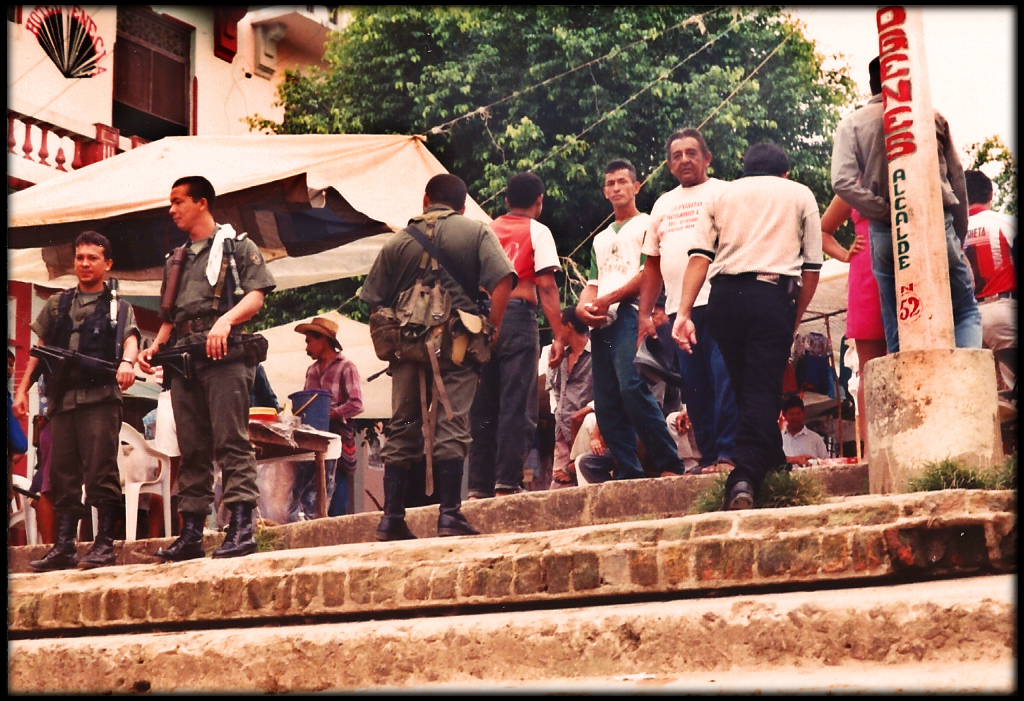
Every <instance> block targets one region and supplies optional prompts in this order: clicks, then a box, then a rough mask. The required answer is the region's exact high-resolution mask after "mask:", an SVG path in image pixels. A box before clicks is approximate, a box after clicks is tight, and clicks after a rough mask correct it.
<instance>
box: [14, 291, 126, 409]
mask: <svg viewBox="0 0 1024 701" xmlns="http://www.w3.org/2000/svg"><path fill="white" fill-rule="evenodd" d="M103 286H104V287H105V288H107V287H108V286H107V283H103ZM100 294H102V293H100V292H93V293H85V292H82V291H80V290H78V289H77V288H76V289H75V295H74V297H73V298H72V300H71V310H70V312H69V313H70V314H71V322H72V324H74V325H76V326H77V325H79V324H81V323H82V322H83V321H85V319H86V318H87V317H88V316H89V315H90V314H92V312H93V310H94V309H95V308H96V304H97V302H98V301H99V298H100ZM60 298H61V293H60V292H57V293H55V294H52V295H50V298H49V299H48V300H46V304H45V305H43V310H42V311H41V312H39V316H38V317H36V320H35V322H33V323H32V324H31V327H30V328H31V329H32V331H34V332H35V334H36V335H37V336H39V338H40V339H42V341H43V343H45V344H47V345H54V343H55V340H56V339H55V338H54V333H55V332H56V326H57V315H58V313H59V312H60ZM129 336H135V338H136V340H138V339H139V338H140V335H139V329H138V327H137V326H136V325H135V312H134V310H132V308H131V305H129V306H128V315H127V317H126V318H125V326H124V337H125V338H128V337H129ZM68 346H69V348H68V350H70V351H75V352H77V351H78V333H77V332H73V333H72V334H71V340H70V341H69V343H68ZM68 372H69V373H70V374H71V377H72V378H73V377H74V375H75V374H76V373H79V372H82V371H81V370H79V369H78V368H74V367H73V368H70V369H69V370H68ZM51 396H52V395H51ZM111 400H117V401H121V388H120V387H119V386H118V384H117V381H116V380H111V382H110V383H109V384H105V385H101V386H99V387H87V388H83V389H71V390H68V391H66V392H64V393H63V394H62V395H61V396H60V397H58V398H57V400H56V401H55V403H54V405H53V406H50V407H48V409H47V413H49V414H55V413H57V412H61V411H71V410H72V409H75V408H77V407H79V406H85V405H87V404H99V403H100V402H107V401H111Z"/></svg>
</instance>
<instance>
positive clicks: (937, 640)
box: [8, 500, 1017, 694]
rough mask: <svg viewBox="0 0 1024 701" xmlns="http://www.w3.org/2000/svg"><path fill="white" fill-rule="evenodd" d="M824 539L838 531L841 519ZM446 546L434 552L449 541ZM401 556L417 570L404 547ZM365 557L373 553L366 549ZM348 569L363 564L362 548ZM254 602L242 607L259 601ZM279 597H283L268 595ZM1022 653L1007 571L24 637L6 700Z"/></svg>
mask: <svg viewBox="0 0 1024 701" xmlns="http://www.w3.org/2000/svg"><path fill="white" fill-rule="evenodd" d="M933 505H934V504H933ZM861 506H862V507H865V506H867V505H866V504H861ZM895 506H896V507H897V508H898V509H900V510H903V511H906V510H908V509H912V510H915V511H916V510H919V509H927V507H928V504H922V503H921V502H920V501H913V500H911V501H902V500H901V501H898V502H897V504H896V505H895ZM848 515H852V514H848ZM861 515H862V516H868V515H869V514H868V513H866V512H864V511H862V512H861ZM789 518H790V519H791V520H796V519H798V515H797V514H796V513H793V514H790V515H789ZM741 521H742V519H741ZM693 523H694V524H696V523H697V522H693ZM735 525H739V523H737V524H735ZM748 525H749V524H748ZM662 528H664V527H662ZM821 528H822V530H829V527H828V524H827V523H826V524H823V525H822V527H821ZM598 530H601V529H598ZM694 530H696V529H694ZM542 540H543V538H542ZM599 540H600V538H599ZM487 541H489V539H487V538H474V539H452V540H447V541H444V542H445V544H448V545H449V547H452V549H453V550H452V554H453V556H454V557H458V556H460V555H461V554H463V553H461V552H460V551H461V550H462V548H460V547H459V544H460V543H464V542H487ZM434 544H436V548H434V550H435V552H434V553H433V555H435V556H436V555H437V554H439V553H438V552H436V551H437V550H440V549H441V545H440V543H439V541H435V542H434ZM488 544H489V545H490V544H492V543H488ZM493 545H498V543H493ZM634 545H638V543H635V542H634V543H631V544H630V545H629V546H627V548H626V550H627V551H630V550H632V548H633V546H634ZM345 547H347V548H348V549H349V550H351V549H352V548H353V546H345ZM616 547H617V546H614V545H613V546H608V545H605V546H604V549H605V550H615V549H616ZM339 549H344V548H339ZM324 550H325V551H326V550H334V549H331V548H327V549H324ZM387 550H389V551H391V552H392V554H395V555H397V556H398V557H399V559H402V557H403V556H402V553H403V552H405V550H406V548H405V547H404V546H402V547H399V548H390V547H389V548H387ZM313 552H316V551H307V553H306V554H311V553H313ZM360 554H361V555H362V556H368V553H367V552H366V550H365V549H364V550H363V552H362V553H360ZM324 556H325V557H328V555H327V554H326V553H325V554H324ZM275 557H284V556H280V555H276V556H275V555H269V554H268V555H260V556H254V557H250V558H245V562H246V563H260V564H265V565H266V564H269V562H266V560H273V559H274V558H275ZM349 559H351V560H353V561H354V560H358V559H360V558H359V557H357V554H356V553H350V555H349ZM372 559H374V558H373V557H370V560H372ZM612 559H615V558H612ZM627 559H628V558H627ZM278 562H279V564H281V565H285V564H288V565H296V566H297V565H299V563H298V562H291V563H286V562H284V561H283V560H282V561H278ZM209 564H213V563H201V564H200V565H198V566H196V565H192V566H184V565H183V566H174V567H170V568H164V569H165V571H164V572H163V574H162V575H160V574H158V572H159V571H160V568H155V567H148V566H132V567H128V568H124V570H125V572H126V573H128V574H129V576H130V577H131V578H132V579H133V580H135V581H134V584H133V585H132V586H133V587H134V588H135V590H137V594H136V595H133V596H131V597H129V598H131V599H132V600H133V601H135V602H136V604H137V605H138V608H137V609H135V610H136V611H137V612H138V613H139V614H140V615H141V614H142V613H143V611H148V615H150V616H153V615H155V614H156V610H155V609H153V608H152V606H153V604H154V603H155V602H153V601H150V602H149V604H145V602H146V600H147V597H146V595H145V593H146V592H145V591H144V588H145V587H146V586H147V584H146V582H147V580H154V579H155V580H158V581H159V580H168V582H167V583H169V582H170V581H173V580H174V579H176V578H177V577H184V578H187V580H188V581H191V580H193V579H194V578H195V577H199V576H210V575H212V574H213V572H212V571H209V567H208V565H209ZM409 567H412V568H413V570H412V572H410V574H413V572H414V571H415V567H414V566H412V565H411V564H409V565H406V566H405V568H409ZM400 568H401V566H400ZM111 569H114V568H111ZM290 569H291V571H292V572H293V574H295V575H296V576H298V569H297V568H290ZM96 572H100V570H97V571H96ZM282 574H283V573H282ZM147 575H149V576H148V577H147ZM61 577H67V578H68V579H69V580H72V579H73V580H76V586H75V587H74V589H76V590H79V589H82V588H83V585H84V584H85V582H83V581H80V580H81V575H78V576H76V575H45V576H44V575H40V576H38V577H18V576H16V577H14V578H12V584H15V587H16V588H22V582H19V581H17V580H19V579H20V580H28V579H33V580H45V581H46V583H47V584H48V585H49V586H51V587H56V586H57V585H61V584H64V582H62V581H61ZM96 579H99V580H105V583H107V584H110V583H111V582H110V581H109V579H110V578H107V577H103V576H102V575H98V576H97V577H96ZM514 580H515V578H514V577H513V581H514ZM297 581H298V580H296V582H297ZM417 581H418V582H422V581H423V578H422V577H416V576H415V575H414V574H413V576H411V577H410V578H409V579H408V580H406V582H407V583H406V585H405V586H402V585H399V586H398V587H397V589H398V591H397V592H395V593H394V594H393V595H395V596H400V595H401V592H403V591H406V590H407V589H408V582H417ZM351 583H352V580H349V583H348V587H351ZM152 586H158V584H156V583H154V584H153V585H152ZM189 586H191V585H188V584H187V583H186V585H185V590H182V592H181V593H182V597H181V598H180V599H179V600H178V601H179V604H181V603H183V602H184V600H185V598H187V597H185V596H184V591H186V590H188V588H189ZM601 586H602V587H603V586H611V585H605V584H602V585H601ZM510 587H511V584H510ZM243 589H245V587H243ZM217 590H218V589H217V586H216V585H215V586H213V587H211V588H209V589H206V590H204V592H205V593H206V594H211V593H213V592H214V591H217ZM347 590H348V589H347V588H346V591H347ZM394 590H395V588H394V587H392V588H385V591H392V592H394ZM278 591H280V589H278ZM291 591H292V592H293V597H292V600H293V601H294V600H298V599H301V598H302V596H301V594H300V593H299V592H300V591H302V588H301V587H300V586H296V587H295V588H294V589H292V590H291ZM252 592H253V590H249V594H248V596H245V597H242V598H243V599H247V600H248V601H249V603H250V604H251V603H253V601H254V599H253V593H252ZM319 596H320V594H319V593H318V594H317V596H315V597H313V598H314V599H316V598H318V597H319ZM274 602H277V603H280V600H279V599H277V598H273V599H268V600H267V603H268V604H269V605H273V603H274ZM65 603H70V600H67V601H65ZM194 603H195V604H197V605H201V606H206V604H204V603H202V602H201V601H196V602H194ZM310 605H313V602H312V600H311V602H310ZM147 606H149V608H148V609H147ZM16 607H17V606H16ZM244 607H245V604H243V605H242V606H241V608H244ZM70 608H71V607H70V606H69V607H68V609H69V610H70ZM312 620H313V621H315V620H316V619H315V618H313V619H312ZM1016 644H1017V634H1016V576H1013V575H995V576H976V577H970V578H965V579H947V580H940V581H930V582H919V583H915V584H896V585H891V586H865V587H852V588H846V589H841V590H835V589H822V590H820V591H791V592H786V593H774V594H765V593H763V592H760V591H750V592H739V593H735V592H734V593H733V594H732V595H729V596H722V597H716V598H708V597H703V598H689V599H676V600H671V601H658V602H648V603H634V604H612V605H603V606H593V607H591V606H582V607H576V608H563V609H555V610H544V609H538V610H526V611H518V610H517V611H512V612H496V613H479V614H472V613H471V614H462V615H447V616H420V617H418V618H415V619H412V620H403V619H388V620H369V621H366V620H364V621H348V622H338V621H326V622H319V623H307V624H305V625H279V626H264V627H258V628H251V627H242V626H234V627H227V628H222V629H210V630H188V631H186V632H173V633H172V632H163V633H137V634H120V635H102V636H96V635H86V636H83V637H74V636H72V637H57V638H46V639H35V640H20V639H14V640H9V642H8V675H9V676H8V691H9V693H15V694H19V693H21V694H31V693H41V692H42V693H62V692H64V693H66V692H71V693H97V694H101V693H138V692H153V693H194V692H207V693H217V692H221V693H302V692H312V691H328V692H330V691H335V692H340V691H377V692H381V691H384V692H386V691H398V692H404V693H409V692H414V691H420V692H431V693H442V692H448V693H456V692H473V693H480V692H481V691H487V690H491V691H505V692H507V691H508V690H510V689H511V690H516V691H519V692H521V693H522V692H524V691H526V692H528V691H538V690H546V691H557V692H562V693H580V692H584V693H585V692H586V691H588V690H589V691H596V690H601V692H602V693H607V691H608V690H609V689H614V688H619V689H623V690H624V691H632V692H639V693H652V692H654V693H665V692H672V691H676V692H696V693H699V692H705V693H707V692H711V693H716V692H717V693H722V692H733V693H756V692H767V693H772V692H780V691H788V692H804V693H807V692H811V693H814V692H817V693H835V692H837V691H839V692H851V691H852V692H858V691H859V692H875V693H878V692H880V691H884V690H886V689H888V690H890V691H891V692H893V693H913V692H918V693H927V692H932V693H936V692H937V693H965V692H975V693H1012V691H1013V690H1014V689H1015V688H1016ZM624 687H628V688H624Z"/></svg>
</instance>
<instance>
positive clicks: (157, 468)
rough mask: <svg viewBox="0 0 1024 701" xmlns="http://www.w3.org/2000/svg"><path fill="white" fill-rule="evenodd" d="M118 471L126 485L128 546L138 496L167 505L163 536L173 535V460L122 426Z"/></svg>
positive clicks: (136, 518) (135, 522) (136, 515)
mask: <svg viewBox="0 0 1024 701" xmlns="http://www.w3.org/2000/svg"><path fill="white" fill-rule="evenodd" d="M117 468H118V470H119V471H120V473H121V482H122V483H123V484H124V504H125V542H131V541H133V540H135V539H136V538H135V536H136V531H137V529H138V524H139V495H140V494H158V495H160V497H161V498H162V499H163V502H164V534H165V535H167V536H170V535H171V458H170V457H168V456H167V455H165V454H164V453H161V452H160V451H159V450H157V449H156V448H154V447H153V446H152V445H150V444H149V441H147V440H146V439H145V438H144V437H143V436H142V434H141V433H139V432H138V431H136V430H135V429H134V428H132V427H131V426H130V425H128V424H121V451H120V452H119V453H118V455H117Z"/></svg>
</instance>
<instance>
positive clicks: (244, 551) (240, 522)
mask: <svg viewBox="0 0 1024 701" xmlns="http://www.w3.org/2000/svg"><path fill="white" fill-rule="evenodd" d="M253 508H254V506H253V505H252V504H246V503H244V502H236V503H234V504H230V505H229V506H228V510H229V511H230V512H231V522H230V523H229V524H228V530H227V532H226V533H225V534H224V542H223V543H221V546H220V547H219V548H217V549H216V550H214V551H213V557H216V558H223V557H242V556H243V555H252V554H253V553H254V552H256V551H257V550H258V549H259V548H258V547H257V545H256V540H255V539H254V538H253V535H254V533H255V528H254V526H253V520H252V512H253Z"/></svg>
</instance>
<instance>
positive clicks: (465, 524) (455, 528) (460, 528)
mask: <svg viewBox="0 0 1024 701" xmlns="http://www.w3.org/2000/svg"><path fill="white" fill-rule="evenodd" d="M437 534H438V535H439V536H454V535H480V531H478V530H477V529H475V528H473V526H471V525H469V521H467V520H466V516H465V515H464V514H463V513H462V512H461V511H459V512H458V513H454V514H441V515H440V516H438V517H437Z"/></svg>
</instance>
